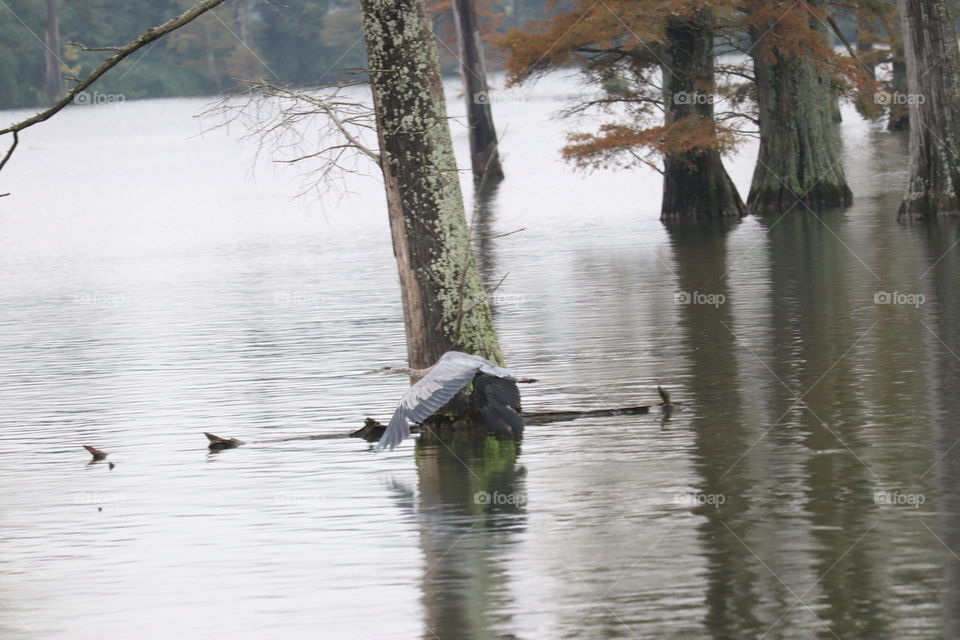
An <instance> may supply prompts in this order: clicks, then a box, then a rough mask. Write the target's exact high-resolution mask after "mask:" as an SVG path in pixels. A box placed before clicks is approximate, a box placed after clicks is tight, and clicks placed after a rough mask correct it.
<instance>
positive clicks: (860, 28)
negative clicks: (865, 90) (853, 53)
mask: <svg viewBox="0 0 960 640" xmlns="http://www.w3.org/2000/svg"><path fill="white" fill-rule="evenodd" d="M873 34H874V24H873V15H872V14H871V13H870V11H869V10H868V9H866V8H864V7H863V5H862V4H859V3H858V4H857V51H858V52H859V53H864V54H869V53H870V52H871V51H873V41H874V36H873ZM860 62H861V64H862V65H863V66H864V67H865V68H866V71H867V73H868V74H869V75H870V77H871V78H873V79H876V77H877V69H876V66H874V64H873V61H872V58H871V56H870V55H865V56H861V58H860Z"/></svg>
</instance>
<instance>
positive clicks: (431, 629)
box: [416, 438, 526, 638]
mask: <svg viewBox="0 0 960 640" xmlns="http://www.w3.org/2000/svg"><path fill="white" fill-rule="evenodd" d="M416 455H417V475H418V477H419V498H420V499H419V501H418V503H417V511H418V520H419V522H420V545H421V547H422V549H423V555H424V575H423V581H422V591H423V605H424V611H425V615H426V619H425V620H424V626H425V631H424V634H423V635H424V637H425V638H496V637H502V636H501V635H500V634H499V633H497V631H498V628H500V629H503V630H506V629H509V626H510V624H509V623H510V614H509V613H504V611H506V610H508V609H509V604H510V595H509V594H510V588H509V586H510V585H509V584H508V582H507V580H508V572H507V566H506V557H507V556H508V554H509V551H510V548H511V545H513V544H515V543H516V542H517V541H518V540H517V534H516V532H517V531H518V529H519V528H520V527H521V526H522V522H523V520H524V519H525V513H526V506H525V502H526V491H525V486H524V482H523V480H522V471H523V469H522V467H519V466H518V465H517V457H518V455H519V445H517V444H516V443H514V442H503V441H497V440H494V439H493V438H490V439H480V438H476V439H472V440H468V441H464V442H461V443H447V444H446V445H430V444H428V443H426V442H421V441H418V442H417V453H416Z"/></svg>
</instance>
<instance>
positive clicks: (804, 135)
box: [747, 0, 853, 213]
mask: <svg viewBox="0 0 960 640" xmlns="http://www.w3.org/2000/svg"><path fill="white" fill-rule="evenodd" d="M809 4H810V5H812V6H814V7H819V6H822V5H823V0H818V1H815V2H810V3H809ZM809 27H810V29H813V30H815V31H818V32H820V33H821V34H822V36H823V37H826V29H825V27H824V26H823V23H822V22H821V21H820V20H818V19H817V18H816V17H815V16H813V15H811V16H810V22H809ZM774 28H776V25H770V26H769V27H766V26H764V28H754V29H751V34H750V36H751V40H752V43H753V44H752V48H751V50H750V54H751V57H752V58H753V65H754V76H755V78H756V91H757V106H758V109H759V120H760V150H759V155H758V157H757V166H756V169H755V170H754V174H753V181H752V183H751V185H750V195H749V196H748V198H747V205H748V206H749V208H750V210H751V212H753V213H782V212H785V211H788V210H796V209H798V208H799V209H800V210H803V209H805V207H804V206H803V205H802V204H799V203H798V201H800V202H802V203H804V204H806V206H807V207H810V208H811V209H814V210H817V209H824V208H829V207H838V206H849V205H850V204H851V203H852V202H853V195H852V194H851V192H850V187H849V186H847V179H846V176H845V174H844V171H843V164H842V158H841V144H840V130H839V127H838V126H837V124H836V122H834V114H835V111H836V102H837V94H836V92H835V89H834V85H833V82H832V80H831V78H830V77H828V76H827V75H825V73H824V72H823V71H821V70H820V69H819V68H818V67H817V65H816V64H815V63H814V62H813V61H811V60H808V59H804V58H802V57H800V56H797V55H795V54H794V53H792V52H791V53H784V52H781V51H779V50H778V48H777V47H776V45H775V44H774V42H775V39H774V38H771V37H769V36H768V31H769V30H770V29H774Z"/></svg>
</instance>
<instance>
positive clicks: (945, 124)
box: [899, 0, 960, 219]
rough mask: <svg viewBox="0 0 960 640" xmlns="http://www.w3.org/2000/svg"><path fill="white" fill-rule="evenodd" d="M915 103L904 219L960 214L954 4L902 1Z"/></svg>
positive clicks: (959, 74) (959, 55) (959, 66)
mask: <svg viewBox="0 0 960 640" xmlns="http://www.w3.org/2000/svg"><path fill="white" fill-rule="evenodd" d="M899 8H900V16H901V21H902V24H903V46H904V53H905V55H906V62H907V87H908V94H907V97H908V98H909V104H910V178H909V181H908V183H907V192H906V194H905V195H904V197H903V203H902V204H901V205H900V212H899V216H900V217H901V218H914V219H922V218H933V217H935V216H937V215H957V214H960V197H958V194H957V189H958V188H960V156H958V152H960V104H958V100H960V50H958V49H957V30H956V27H955V26H954V22H953V15H952V11H951V7H950V3H948V2H947V1H946V0H909V1H904V0H900V2H899Z"/></svg>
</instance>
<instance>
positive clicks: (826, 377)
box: [768, 216, 890, 638]
mask: <svg viewBox="0 0 960 640" xmlns="http://www.w3.org/2000/svg"><path fill="white" fill-rule="evenodd" d="M834 220H836V218H825V219H824V220H817V219H814V218H812V217H810V216H788V217H787V218H786V219H784V220H783V221H781V222H779V223H776V224H774V223H773V222H771V223H770V224H769V225H768V227H769V229H768V236H769V238H770V250H769V256H770V257H769V262H770V285H769V291H770V292H771V295H772V297H773V299H772V300H771V309H772V317H771V320H770V326H771V327H773V334H772V341H771V343H772V347H773V351H772V353H771V354H770V355H769V356H768V358H769V362H770V367H771V369H772V372H773V375H774V376H776V378H774V380H773V382H774V386H773V389H774V392H773V394H774V396H775V397H776V398H777V400H776V401H775V406H777V407H778V411H777V412H776V413H777V415H780V414H783V412H784V411H786V410H787V408H789V407H791V406H793V409H791V410H790V411H789V412H787V413H785V414H783V417H782V419H781V425H780V426H779V427H777V428H776V429H774V431H773V432H771V434H770V435H769V436H768V438H769V439H770V441H771V445H774V446H776V445H779V446H782V447H784V448H785V449H786V450H787V451H790V450H794V451H796V448H797V446H798V445H799V446H800V447H801V448H800V451H801V452H803V455H800V456H794V457H793V462H794V465H795V467H796V470H795V473H799V474H802V478H803V482H802V484H801V485H800V486H799V487H798V489H799V490H800V492H801V493H800V495H799V496H798V499H799V500H800V504H799V505H797V508H798V509H799V510H800V511H801V512H802V513H803V514H804V515H803V521H802V522H803V526H804V527H805V528H806V531H805V532H804V536H805V537H806V538H809V539H810V540H811V542H812V544H810V546H811V548H812V549H813V554H814V555H813V559H812V562H810V573H811V574H812V575H815V576H822V577H823V578H822V580H820V582H819V583H818V585H817V589H818V591H819V592H820V594H821V596H820V598H819V599H818V602H822V603H823V604H824V608H823V611H822V612H819V611H818V615H819V616H820V617H821V618H822V619H823V622H824V624H826V625H827V626H829V628H830V629H831V631H832V632H833V633H834V634H836V635H837V636H838V637H874V638H881V637H889V635H890V633H889V629H888V628H887V626H886V625H887V622H886V616H885V615H884V614H883V609H884V606H885V604H886V602H887V601H888V600H889V594H885V593H884V592H883V589H882V588H881V587H880V586H879V584H880V583H881V578H880V577H879V576H878V573H879V572H880V568H881V564H880V563H878V562H877V559H876V557H874V556H873V552H872V548H871V546H870V545H869V544H854V543H855V541H857V538H858V537H859V536H860V535H862V534H864V533H865V532H866V531H868V529H870V527H871V525H873V524H875V522H876V514H875V512H874V511H873V504H872V503H873V500H872V498H873V491H874V488H875V487H874V484H873V483H874V481H875V479H876V476H874V475H873V474H872V473H871V470H870V469H869V468H868V467H867V466H866V465H865V464H864V463H863V462H862V460H863V459H864V458H866V457H867V451H869V449H868V447H867V445H866V443H865V442H864V436H863V435H862V430H863V429H864V426H863V425H864V418H863V416H864V414H865V411H866V409H865V408H864V406H863V400H862V393H861V392H860V390H861V388H862V385H863V379H862V373H861V369H860V367H858V363H859V362H861V361H862V359H863V356H862V355H861V354H860V352H859V351H858V349H857V347H856V345H858V344H860V342H859V341H860V339H861V338H862V337H863V335H864V333H865V332H866V331H867V330H868V329H869V328H870V327H869V325H867V326H862V325H863V323H857V322H854V321H853V320H852V319H851V317H850V308H851V301H852V300H853V299H854V296H855V295H862V294H861V293H860V292H859V291H857V290H856V288H851V287H850V286H848V284H847V282H846V280H845V274H847V273H848V272H849V271H850V269H849V266H850V265H849V263H851V262H856V258H855V257H853V256H852V255H850V253H849V249H848V248H847V247H846V246H844V245H843V244H841V242H840V241H838V240H837V237H838V236H839V237H841V238H842V237H843V236H844V235H845V233H846V232H845V230H844V229H843V228H842V227H840V226H838V225H837V224H835V223H834ZM827 225H830V226H831V227H832V229H830V228H827ZM857 264H859V263H857ZM857 325H861V326H859V327H858V326H857ZM864 347H865V345H864ZM798 398H799V399H801V400H802V402H799V403H797V399H798ZM851 452H852V453H851ZM854 454H856V455H854ZM840 497H843V498H842V499H841V498H840ZM791 601H792V600H791Z"/></svg>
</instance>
